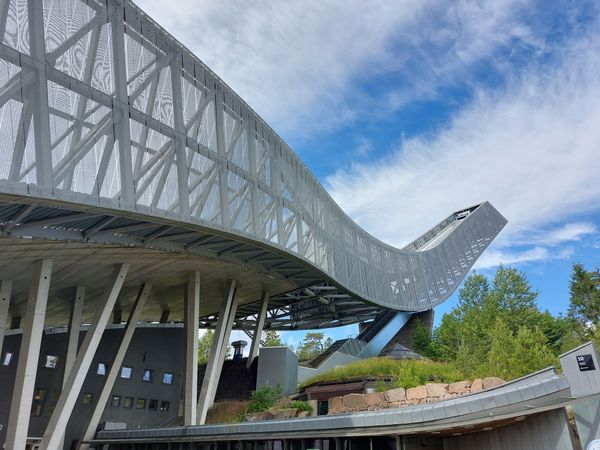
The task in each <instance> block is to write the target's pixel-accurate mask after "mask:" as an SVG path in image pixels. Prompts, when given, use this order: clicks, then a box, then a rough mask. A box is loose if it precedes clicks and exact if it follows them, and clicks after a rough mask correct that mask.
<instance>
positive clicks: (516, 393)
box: [97, 368, 571, 441]
mask: <svg viewBox="0 0 600 450" xmlns="http://www.w3.org/2000/svg"><path fill="white" fill-rule="evenodd" d="M570 399H571V397H570V386H569V383H568V380H567V379H566V378H565V377H563V376H558V375H557V374H556V371H555V370H554V368H548V369H545V370H542V371H540V372H536V373H534V374H531V375H529V376H526V377H523V378H520V379H518V380H514V381H512V382H509V383H506V384H504V385H501V386H498V387H496V388H493V389H489V390H486V391H482V392H479V393H474V394H469V395H465V396H462V397H458V398H455V399H451V400H445V401H440V402H435V403H426V404H420V405H414V406H408V407H402V408H394V409H385V410H380V411H366V412H360V413H351V414H340V415H335V416H320V417H309V418H302V419H284V420H271V421H261V422H244V423H240V424H227V425H200V426H190V427H176V428H154V429H145V430H122V431H102V432H99V433H98V437H97V440H101V441H105V440H115V439H116V440H123V439H142V440H143V439H148V438H174V437H177V438H192V437H193V438H194V439H195V440H210V439H219V438H221V439H223V438H224V437H227V438H229V439H245V438H253V439H274V438H277V437H280V438H281V437H294V436H302V435H305V436H306V435H307V434H308V435H310V436H330V437H333V436H336V435H338V436H339V435H349V434H351V433H352V432H353V431H354V432H357V433H360V434H365V435H367V434H378V433H379V434H384V433H390V432H393V433H396V434H407V433H414V432H415V431H419V430H421V431H430V430H436V429H437V430H441V429H446V428H449V427H456V426H460V425H465V424H467V423H481V422H482V421H483V422H485V421H493V420H497V419H501V418H505V417H511V416H515V417H516V416H520V415H527V414H532V413H534V412H538V411H541V410H546V409H554V408H558V407H562V406H563V405H564V404H565V402H566V401H568V400H570Z"/></svg>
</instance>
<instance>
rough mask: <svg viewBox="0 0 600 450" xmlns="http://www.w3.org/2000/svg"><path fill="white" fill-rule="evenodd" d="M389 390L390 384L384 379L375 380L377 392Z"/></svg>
mask: <svg viewBox="0 0 600 450" xmlns="http://www.w3.org/2000/svg"><path fill="white" fill-rule="evenodd" d="M387 390H388V385H387V384H386V382H385V381H383V380H377V381H376V382H375V392H385V391H387Z"/></svg>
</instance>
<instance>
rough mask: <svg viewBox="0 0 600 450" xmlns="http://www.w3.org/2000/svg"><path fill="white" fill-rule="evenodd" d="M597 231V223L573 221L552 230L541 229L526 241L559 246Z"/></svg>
mask: <svg viewBox="0 0 600 450" xmlns="http://www.w3.org/2000/svg"><path fill="white" fill-rule="evenodd" d="M597 233H598V229H597V228H596V225H594V224H593V223H591V222H572V223H566V224H564V225H563V226H561V227H558V228H555V229H552V230H548V231H545V230H544V231H540V232H538V233H537V236H536V235H533V236H530V237H528V239H527V241H526V242H529V243H530V244H540V245H548V246H557V245H560V244H563V243H565V242H576V241H581V240H582V239H584V238H586V239H587V238H590V237H591V236H593V235H595V234H597Z"/></svg>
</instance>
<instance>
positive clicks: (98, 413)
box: [79, 284, 152, 450]
mask: <svg viewBox="0 0 600 450" xmlns="http://www.w3.org/2000/svg"><path fill="white" fill-rule="evenodd" d="M150 289H152V285H151V284H144V285H142V287H141V288H140V291H139V293H138V296H137V298H136V300H135V303H134V304H133V308H132V309H131V313H130V314H129V319H127V325H126V326H125V333H124V334H123V339H121V344H120V345H119V349H118V350H117V354H116V355H115V359H114V360H113V362H112V366H111V368H110V370H109V371H108V376H107V377H106V381H105V383H104V386H103V387H102V392H100V395H99V396H98V401H97V402H96V407H95V408H94V412H93V413H92V417H91V418H90V420H89V422H88V426H87V428H86V430H85V432H84V433H83V439H82V440H83V441H89V440H91V439H93V438H94V435H95V434H96V429H97V428H98V424H99V423H100V419H101V418H102V413H103V412H104V408H105V407H106V404H107V402H108V399H109V397H110V393H111V392H112V390H113V387H114V385H115V381H116V380H117V377H118V376H119V371H120V370H121V365H122V364H123V360H124V359H125V355H126V354H127V349H128V348H129V344H130V343H131V338H132V337H133V332H134V331H135V327H136V325H137V323H138V321H139V320H140V315H141V314H142V310H143V309H144V305H145V303H146V300H147V299H148V296H149V295H150ZM79 448H80V450H87V449H89V448H90V446H89V445H88V444H81V446H80V447H79Z"/></svg>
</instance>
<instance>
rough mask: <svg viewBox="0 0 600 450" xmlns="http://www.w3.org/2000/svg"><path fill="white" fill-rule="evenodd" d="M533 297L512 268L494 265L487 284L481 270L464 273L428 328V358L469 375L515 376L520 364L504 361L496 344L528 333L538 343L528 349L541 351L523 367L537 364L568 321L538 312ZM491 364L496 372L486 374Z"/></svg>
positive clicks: (561, 337) (557, 344)
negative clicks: (453, 297)
mask: <svg viewBox="0 0 600 450" xmlns="http://www.w3.org/2000/svg"><path fill="white" fill-rule="evenodd" d="M537 297H538V292H537V291H535V290H534V289H532V287H531V285H530V284H529V281H528V280H527V278H526V277H525V275H524V274H523V273H522V272H519V271H518V270H516V269H514V268H510V267H504V266H500V267H499V268H498V270H497V271H496V274H495V275H494V278H493V280H492V281H491V283H490V282H489V281H488V279H487V278H486V277H485V276H483V275H480V274H477V273H473V274H471V275H469V276H468V277H467V278H466V280H465V283H464V285H463V287H462V288H461V289H460V291H459V296H458V302H457V305H456V307H454V308H453V309H452V310H451V311H450V312H449V313H447V314H445V315H444V317H443V318H442V320H441V323H440V325H439V327H438V328H436V330H434V333H433V342H432V344H431V346H432V348H434V349H435V354H434V357H436V358H437V359H440V360H442V361H448V362H453V363H455V364H456V366H457V367H458V368H459V369H460V370H462V371H464V372H465V373H467V374H468V375H471V376H475V375H477V376H480V375H482V374H484V373H485V374H489V375H499V376H500V375H501V374H503V375H504V376H506V377H509V375H510V376H517V375H515V374H520V373H521V372H522V370H523V369H522V368H521V369H520V368H518V367H517V368H514V367H512V366H510V364H512V363H509V361H507V360H506V357H507V355H505V354H504V355H503V354H502V352H503V350H502V348H503V346H507V348H508V346H509V344H510V345H512V344H514V345H516V343H514V342H512V341H511V340H516V339H517V338H518V334H519V332H521V333H523V335H522V336H521V339H522V340H524V339H525V338H526V337H530V336H533V337H534V338H536V339H539V343H540V345H541V347H540V348H542V350H543V351H542V350H540V348H538V347H535V348H534V350H535V351H536V352H538V351H540V352H541V353H542V354H543V355H544V356H543V357H540V358H537V359H536V360H535V361H534V363H532V364H531V365H530V366H529V367H534V366H535V367H536V368H540V367H537V366H538V365H539V361H540V360H543V361H547V358H546V353H545V352H546V350H548V351H549V352H550V354H553V355H554V354H558V353H559V352H560V351H561V350H562V349H563V346H564V345H566V342H567V341H568V340H569V339H567V337H568V330H569V322H568V321H567V320H565V319H564V318H558V319H556V318H554V317H552V315H550V314H549V313H548V312H542V311H540V310H539V308H538V306H537V304H536V299H537ZM528 333H529V334H528ZM571 341H572V340H571ZM511 342H512V344H511ZM492 368H493V369H494V370H496V371H497V372H498V373H495V374H494V373H489V372H490V371H491V370H492Z"/></svg>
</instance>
